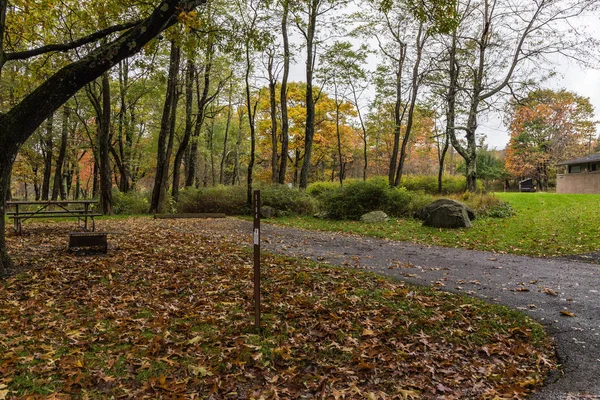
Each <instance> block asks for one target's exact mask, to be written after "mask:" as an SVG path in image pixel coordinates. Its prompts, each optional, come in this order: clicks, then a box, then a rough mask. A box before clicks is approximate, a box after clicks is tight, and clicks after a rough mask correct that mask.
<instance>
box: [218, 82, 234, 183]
mask: <svg viewBox="0 0 600 400" xmlns="http://www.w3.org/2000/svg"><path fill="white" fill-rule="evenodd" d="M232 97H233V81H231V83H230V84H229V95H228V97H227V122H226V124H225V137H224V138H223V153H222V154H221V164H220V168H219V184H220V185H222V184H223V183H224V171H225V161H226V159H227V154H228V153H227V144H228V140H229V129H230V127H231V111H232V108H233V104H232V101H233V100H232Z"/></svg>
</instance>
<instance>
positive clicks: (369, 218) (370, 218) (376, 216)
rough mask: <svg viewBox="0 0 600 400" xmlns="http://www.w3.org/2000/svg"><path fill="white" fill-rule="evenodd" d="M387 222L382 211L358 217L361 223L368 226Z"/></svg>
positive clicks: (385, 215) (386, 217)
mask: <svg viewBox="0 0 600 400" xmlns="http://www.w3.org/2000/svg"><path fill="white" fill-rule="evenodd" d="M387 220H388V216H387V214H386V213H384V212H383V211H371V212H369V213H366V214H363V215H362V216H361V217H360V221H361V222H366V223H369V224H375V223H379V222H386V221H387Z"/></svg>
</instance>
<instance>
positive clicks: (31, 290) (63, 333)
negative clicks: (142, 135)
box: [0, 218, 554, 399]
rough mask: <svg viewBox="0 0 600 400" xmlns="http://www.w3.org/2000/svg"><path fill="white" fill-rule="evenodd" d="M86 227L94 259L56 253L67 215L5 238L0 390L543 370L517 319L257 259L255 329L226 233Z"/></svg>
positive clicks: (55, 391) (177, 226)
mask: <svg viewBox="0 0 600 400" xmlns="http://www.w3.org/2000/svg"><path fill="white" fill-rule="evenodd" d="M223 223H226V220H223ZM98 225H99V227H98V228H99V230H104V231H111V232H115V231H117V232H120V234H118V235H112V236H110V239H109V241H110V244H111V250H110V251H109V253H108V254H107V255H104V254H99V255H85V256H82V255H75V254H72V253H69V252H68V251H67V249H66V236H67V232H69V231H70V230H71V229H72V221H70V222H60V223H38V222H36V223H31V224H27V225H26V227H25V228H26V231H27V234H26V235H23V236H15V235H12V234H10V233H9V234H8V238H7V239H8V246H9V249H10V252H11V254H12V256H13V257H14V259H15V260H16V261H17V262H18V263H19V264H20V265H21V266H22V267H27V268H28V270H27V271H26V272H22V273H20V274H18V275H16V276H14V277H11V278H9V279H7V280H5V281H0V399H14V398H33V397H35V398H40V397H46V396H47V397H52V398H57V399H58V398H60V399H66V398H89V399H106V398H135V399H142V398H151V399H159V398H178V399H179V398H182V399H183V398H190V399H191V398H219V399H220V398H257V399H258V398H265V399H270V398H314V397H323V398H353V399H354V398H369V399H388V398H395V399H434V398H448V399H450V398H480V399H485V398H488V399H492V398H514V397H515V396H519V397H520V395H523V394H526V393H528V392H530V391H531V390H533V389H535V387H536V386H537V385H539V384H540V383H541V382H542V381H543V378H544V376H545V374H546V373H547V372H548V370H549V369H550V368H553V367H554V362H553V361H552V354H553V352H552V349H551V347H550V345H549V341H548V339H547V338H546V336H545V334H544V332H543V330H542V328H541V327H540V326H539V325H538V324H536V323H535V322H533V321H532V320H531V319H529V318H528V317H525V316H524V315H522V314H520V313H518V312H515V311H510V310H508V309H506V308H504V307H499V306H493V305H489V304H486V303H484V302H481V301H478V300H475V299H471V298H468V297H461V296H457V295H454V294H448V293H442V292H439V291H434V290H430V289H425V288H419V287H413V286H410V285H407V284H404V283H402V282H397V281H392V280H389V279H384V278H381V277H377V276H374V275H372V274H368V273H365V272H362V271H357V270H352V269H344V268H333V267H331V266H321V265H317V264H311V263H308V262H306V261H300V260H296V259H290V258H283V257H278V256H271V255H264V257H263V264H262V265H263V268H264V271H263V274H264V280H263V293H262V294H263V299H264V301H263V312H264V314H263V326H264V328H263V331H262V333H261V334H258V333H257V332H256V331H255V330H254V329H253V306H252V291H253V289H252V283H251V278H252V254H251V252H250V251H249V250H248V249H246V248H243V247H241V246H240V245H239V241H240V237H239V235H237V236H236V237H233V236H234V235H231V237H230V236H227V235H215V233H214V232H211V231H209V230H207V229H205V228H203V226H202V222H201V221H199V220H198V221H196V222H191V221H190V220H152V219H150V218H131V219H127V220H123V219H103V220H100V221H99V222H98ZM496 396H498V397H496Z"/></svg>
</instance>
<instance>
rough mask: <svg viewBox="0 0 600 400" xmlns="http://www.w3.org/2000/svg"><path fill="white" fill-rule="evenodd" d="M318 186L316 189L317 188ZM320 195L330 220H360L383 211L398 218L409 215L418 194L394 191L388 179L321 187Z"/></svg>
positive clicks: (398, 189)
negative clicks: (414, 198)
mask: <svg viewBox="0 0 600 400" xmlns="http://www.w3.org/2000/svg"><path fill="white" fill-rule="evenodd" d="M313 187H315V186H313ZM316 187H317V188H318V190H312V191H311V193H318V197H319V199H320V201H321V206H322V208H323V209H324V211H325V212H326V213H327V215H328V216H329V217H330V218H334V219H355V220H357V219H359V218H360V216H361V215H363V214H365V213H368V212H370V211H375V210H381V211H385V212H386V213H387V214H388V215H390V216H393V217H398V216H401V215H407V214H408V213H410V210H411V209H412V208H413V206H412V200H413V197H414V195H413V194H412V193H410V192H409V191H408V190H406V189H405V188H390V187H389V185H388V182H387V179H385V178H381V177H379V178H372V179H369V180H367V181H361V180H355V181H348V182H347V183H346V184H345V185H344V186H339V185H338V186H335V187H331V186H327V185H323V184H320V186H316Z"/></svg>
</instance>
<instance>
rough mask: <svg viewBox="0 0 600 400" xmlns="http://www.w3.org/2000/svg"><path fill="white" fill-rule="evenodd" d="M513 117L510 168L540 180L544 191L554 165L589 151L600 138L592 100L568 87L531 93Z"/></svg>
mask: <svg viewBox="0 0 600 400" xmlns="http://www.w3.org/2000/svg"><path fill="white" fill-rule="evenodd" d="M509 119H510V141H509V144H508V147H507V149H506V169H507V170H508V172H510V173H511V174H512V175H513V176H515V177H517V178H525V177H530V178H533V179H535V180H537V182H538V187H539V188H540V189H542V190H547V189H548V179H549V177H550V171H551V169H552V168H553V166H554V165H556V164H557V163H558V162H560V161H564V160H567V159H570V158H577V157H582V156H584V155H585V154H588V153H589V152H590V151H591V148H592V141H593V140H594V139H595V138H596V122H595V121H594V107H593V106H592V104H591V103H590V100H589V99H588V98H586V97H581V96H578V95H577V94H575V93H573V92H568V91H566V90H560V91H552V90H548V89H539V90H536V91H533V92H530V93H529V94H528V96H527V98H525V99H524V100H523V101H521V102H514V103H513V104H512V105H511V107H510V110H509Z"/></svg>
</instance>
